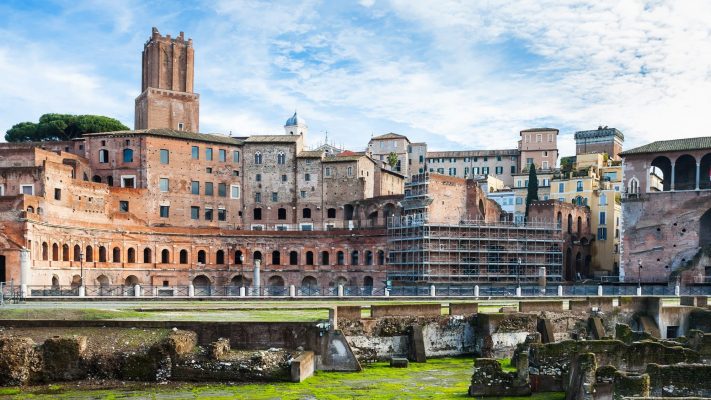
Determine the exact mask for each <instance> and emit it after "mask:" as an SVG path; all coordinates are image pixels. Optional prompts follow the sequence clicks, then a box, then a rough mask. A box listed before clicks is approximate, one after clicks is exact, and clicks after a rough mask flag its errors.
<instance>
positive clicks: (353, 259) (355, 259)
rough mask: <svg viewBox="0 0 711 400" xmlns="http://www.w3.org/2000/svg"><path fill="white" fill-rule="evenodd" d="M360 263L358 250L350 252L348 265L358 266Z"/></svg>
mask: <svg viewBox="0 0 711 400" xmlns="http://www.w3.org/2000/svg"><path fill="white" fill-rule="evenodd" d="M359 263H360V254H359V253H358V250H353V251H351V263H350V265H358V264H359Z"/></svg>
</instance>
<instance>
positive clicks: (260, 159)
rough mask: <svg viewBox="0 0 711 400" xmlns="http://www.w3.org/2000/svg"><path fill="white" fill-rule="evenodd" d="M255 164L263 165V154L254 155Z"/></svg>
mask: <svg viewBox="0 0 711 400" xmlns="http://www.w3.org/2000/svg"><path fill="white" fill-rule="evenodd" d="M254 163H255V164H261V163H262V153H260V152H256V153H254Z"/></svg>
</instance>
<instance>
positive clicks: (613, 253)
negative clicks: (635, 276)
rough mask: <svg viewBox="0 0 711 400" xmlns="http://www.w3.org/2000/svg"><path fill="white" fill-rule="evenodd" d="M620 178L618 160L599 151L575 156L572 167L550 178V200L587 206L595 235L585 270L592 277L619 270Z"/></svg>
mask: <svg viewBox="0 0 711 400" xmlns="http://www.w3.org/2000/svg"><path fill="white" fill-rule="evenodd" d="M562 164H563V162H561V165H562ZM621 180H622V166H621V163H620V162H619V161H609V160H608V161H606V160H605V156H604V155H603V154H581V155H578V156H577V157H576V158H575V162H574V163H573V164H572V169H570V170H569V171H565V170H564V171H562V172H561V173H559V174H557V175H556V176H554V178H553V179H552V180H551V187H550V198H551V199H553V200H560V201H562V202H571V203H575V204H579V205H585V206H588V207H589V208H590V217H591V219H592V220H591V221H590V227H591V231H592V232H594V233H596V236H595V241H594V242H593V243H592V259H591V260H590V265H589V266H586V268H585V270H587V271H590V274H591V275H593V276H595V277H601V276H617V275H618V272H619V265H620V251H619V250H620V217H621V215H622V212H621V210H622V209H621V206H620V188H621V185H622V184H621Z"/></svg>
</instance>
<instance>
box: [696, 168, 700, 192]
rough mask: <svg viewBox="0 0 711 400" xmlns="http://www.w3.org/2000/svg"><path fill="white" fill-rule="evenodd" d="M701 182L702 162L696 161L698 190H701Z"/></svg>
mask: <svg viewBox="0 0 711 400" xmlns="http://www.w3.org/2000/svg"><path fill="white" fill-rule="evenodd" d="M699 183H701V163H700V162H697V163H696V190H699Z"/></svg>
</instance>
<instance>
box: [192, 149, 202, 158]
mask: <svg viewBox="0 0 711 400" xmlns="http://www.w3.org/2000/svg"><path fill="white" fill-rule="evenodd" d="M192 158H193V160H199V159H200V148H199V147H197V146H193V150H192Z"/></svg>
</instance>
